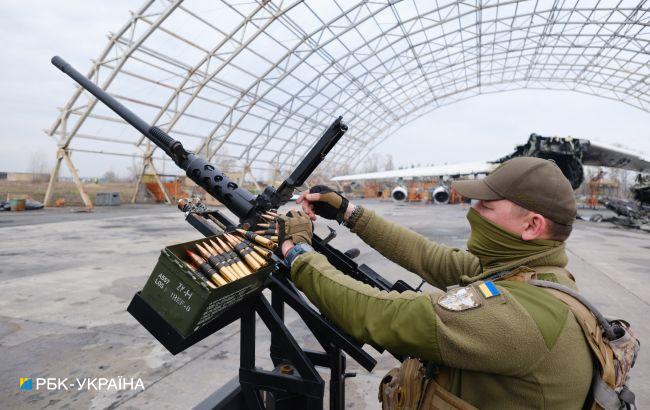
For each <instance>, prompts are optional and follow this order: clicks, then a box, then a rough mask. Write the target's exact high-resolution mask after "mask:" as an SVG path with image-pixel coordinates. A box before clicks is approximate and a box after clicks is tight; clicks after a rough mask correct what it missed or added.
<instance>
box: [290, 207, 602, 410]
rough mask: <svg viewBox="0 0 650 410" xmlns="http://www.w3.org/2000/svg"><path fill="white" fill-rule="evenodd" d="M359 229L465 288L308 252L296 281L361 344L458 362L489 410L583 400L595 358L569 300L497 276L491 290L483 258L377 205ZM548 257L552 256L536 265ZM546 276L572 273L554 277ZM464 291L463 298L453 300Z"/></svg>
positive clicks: (459, 379)
mask: <svg viewBox="0 0 650 410" xmlns="http://www.w3.org/2000/svg"><path fill="white" fill-rule="evenodd" d="M353 231H354V232H356V233H357V234H358V235H359V236H360V237H361V238H362V239H363V240H364V241H365V242H366V243H368V244H369V245H371V246H372V247H374V248H375V249H377V250H378V251H379V252H381V253H382V254H383V255H384V256H386V257H387V258H389V259H391V260H393V261H394V262H396V263H398V264H399V265H401V266H403V267H404V268H406V269H408V270H410V271H412V272H414V273H416V274H418V275H420V276H421V277H422V278H424V279H425V280H427V281H428V282H429V283H431V284H433V285H434V286H437V287H442V288H446V287H447V286H450V285H456V284H459V283H461V282H464V283H463V284H464V285H465V286H461V287H456V288H453V289H450V290H449V291H448V292H444V291H434V292H432V293H419V292H417V293H416V292H411V291H408V292H403V293H398V292H386V291H380V290H377V289H376V288H373V287H371V286H368V285H365V284H363V283H361V282H359V281H356V280H354V279H352V278H351V277H349V276H346V275H344V274H343V273H341V272H340V271H338V270H336V269H335V268H334V267H333V266H332V265H330V264H329V263H328V262H327V260H326V258H325V257H324V256H322V255H320V254H317V253H307V254H303V255H300V256H299V257H298V258H296V260H295V261H294V263H293V265H292V269H291V275H292V278H293V280H294V282H295V284H296V286H297V287H298V288H299V289H300V290H302V291H303V292H304V293H305V294H306V296H307V297H308V298H309V300H310V301H311V302H312V303H314V304H315V305H316V306H317V307H318V308H319V309H320V310H321V312H322V313H324V314H325V315H326V316H327V317H328V318H329V319H330V320H332V321H333V322H334V323H336V324H337V325H338V326H340V327H341V328H342V329H343V330H345V331H346V332H348V333H349V334H350V335H352V336H353V337H354V338H355V339H357V340H358V341H360V342H364V343H373V344H376V345H379V346H383V347H384V348H386V349H387V350H389V351H391V352H393V353H396V354H400V355H406V356H411V357H418V358H421V359H424V360H428V361H432V362H435V363H437V364H440V365H443V366H446V367H449V368H450V369H451V378H450V383H451V384H450V386H448V387H449V390H450V391H451V392H452V393H453V394H456V395H457V396H459V397H461V398H462V399H464V400H466V401H467V402H469V403H470V404H472V405H474V406H476V407H479V408H481V409H522V408H535V409H544V408H548V409H573V408H575V409H578V408H580V407H581V406H582V404H583V402H584V399H585V397H586V396H587V393H588V390H589V386H590V382H591V376H592V366H593V365H592V361H591V356H590V350H589V347H588V345H587V343H586V341H585V339H584V336H583V334H582V330H581V328H580V326H579V325H578V323H577V322H576V320H575V318H574V317H573V314H572V313H571V312H570V311H569V309H568V308H567V307H566V305H564V304H563V303H562V302H560V301H559V300H557V299H556V298H554V297H553V296H552V295H550V294H549V293H547V292H546V291H544V290H543V289H540V288H537V287H534V286H532V285H529V284H527V283H523V282H515V281H504V280H500V281H495V282H494V285H495V286H496V289H497V290H498V293H499V294H498V295H496V296H486V295H485V293H484V292H483V291H482V290H481V285H482V284H484V280H481V278H483V276H484V275H482V269H481V266H480V263H479V261H478V259H477V258H476V257H475V256H473V255H471V254H469V253H468V252H465V251H462V250H459V249H452V248H448V247H445V246H442V245H439V244H437V243H435V242H432V241H429V240H428V239H426V238H424V237H423V236H421V235H419V234H417V233H415V232H413V231H411V230H409V229H406V228H403V227H399V226H397V225H395V224H393V223H391V222H388V221H387V220H385V219H384V218H381V217H379V216H378V215H376V214H375V213H374V212H372V211H369V210H364V212H363V215H362V216H361V217H360V218H359V220H358V221H357V223H356V225H355V227H354V229H353ZM564 263H566V262H564ZM528 265H529V266H531V265H535V261H529V262H528ZM542 265H544V266H546V265H549V263H548V261H544V263H537V266H542ZM472 277H474V278H479V279H478V280H472V279H471V278H472ZM468 278H469V279H468ZM544 279H547V280H548V279H550V280H557V281H562V282H564V281H565V279H564V278H557V277H555V276H554V275H549V276H547V277H545V278H544ZM466 282H469V284H467V283H466ZM483 286H485V285H483ZM459 292H462V293H459ZM459 295H462V297H461V298H460V300H461V301H462V303H461V304H460V305H458V304H454V303H453V301H455V300H459V299H458V296H459Z"/></svg>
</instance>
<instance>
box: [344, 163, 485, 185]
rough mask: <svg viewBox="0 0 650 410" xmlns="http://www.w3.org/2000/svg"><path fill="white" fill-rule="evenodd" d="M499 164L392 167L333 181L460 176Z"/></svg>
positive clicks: (479, 171) (474, 173) (345, 176)
mask: <svg viewBox="0 0 650 410" xmlns="http://www.w3.org/2000/svg"><path fill="white" fill-rule="evenodd" d="M497 165H498V164H492V163H489V162H465V163H461V164H449V165H435V166H431V167H418V168H406V169H392V170H388V171H378V172H368V173H365V174H354V175H340V176H336V177H334V178H332V181H359V180H367V179H377V180H379V179H398V178H404V179H410V178H422V177H432V178H435V177H438V178H441V177H460V176H466V175H467V176H468V175H477V174H487V173H489V172H490V171H492V170H493V169H494V168H495V167H496V166H497Z"/></svg>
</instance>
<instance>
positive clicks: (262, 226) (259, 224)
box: [256, 223, 275, 228]
mask: <svg viewBox="0 0 650 410" xmlns="http://www.w3.org/2000/svg"><path fill="white" fill-rule="evenodd" d="M274 225H275V224H274ZM256 226H259V227H260V228H271V224H266V223H258V224H256Z"/></svg>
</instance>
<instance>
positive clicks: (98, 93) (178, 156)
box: [52, 56, 256, 220]
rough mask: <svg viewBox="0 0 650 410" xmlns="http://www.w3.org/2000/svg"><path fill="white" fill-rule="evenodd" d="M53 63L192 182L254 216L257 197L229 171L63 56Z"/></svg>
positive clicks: (233, 208)
mask: <svg viewBox="0 0 650 410" xmlns="http://www.w3.org/2000/svg"><path fill="white" fill-rule="evenodd" d="M52 64H54V65H55V66H56V67H57V68H59V69H60V70H61V71H63V72H64V73H65V74H67V75H68V76H69V77H70V78H72V79H73V80H75V81H76V82H77V83H78V84H79V85H80V86H82V87H83V88H84V89H86V90H88V92H90V93H91V94H92V95H94V96H95V97H97V99H98V100H100V101H101V102H103V103H104V104H106V106H107V107H108V108H110V109H111V110H113V111H114V112H115V113H116V114H117V115H119V116H120V117H122V118H123V119H124V120H125V121H126V122H128V123H129V124H131V125H132V126H133V127H135V128H136V129H137V130H138V131H140V132H141V133H142V135H144V136H145V137H147V138H148V139H149V140H151V141H152V142H153V143H154V144H156V145H157V146H158V147H159V148H160V149H162V150H163V151H165V153H167V155H169V156H170V157H171V158H172V159H173V160H174V162H175V163H176V164H177V165H178V166H179V167H180V168H181V169H183V170H185V172H186V174H187V176H188V177H189V178H190V179H191V180H192V181H194V182H196V183H197V184H198V185H199V186H200V187H202V188H203V189H205V190H206V192H207V193H208V194H210V195H212V196H214V197H215V198H216V199H218V200H219V201H220V202H221V203H223V204H224V205H225V206H226V207H227V208H228V209H229V210H230V211H232V212H233V213H234V214H235V215H237V216H238V217H239V218H240V219H241V220H245V219H249V218H255V215H256V212H255V211H256V200H255V196H254V195H253V194H251V193H250V192H248V191H247V190H245V189H242V188H240V187H239V186H238V185H237V184H236V183H235V182H233V181H231V180H230V179H229V178H228V176H227V175H226V174H224V173H223V172H220V171H219V170H218V169H217V168H216V167H215V166H214V165H212V164H210V163H209V162H208V161H207V160H205V159H204V158H201V157H199V156H196V155H194V154H193V153H191V152H188V151H186V150H185V148H183V145H182V144H181V142H180V141H177V140H175V139H174V138H172V137H171V136H169V135H168V134H167V133H165V132H164V131H163V130H161V129H160V128H158V127H156V126H151V125H149V124H147V123H146V122H145V121H144V120H143V119H142V118H140V117H138V116H137V115H136V114H135V113H133V112H132V111H131V110H129V109H128V108H126V107H125V106H124V105H122V104H121V103H120V102H119V101H117V100H116V99H115V98H113V97H112V96H110V95H109V94H108V93H107V92H106V91H104V90H102V89H101V88H100V87H98V86H97V85H96V84H94V83H93V82H92V81H90V80H89V79H88V78H86V77H85V76H84V75H83V74H81V73H80V72H79V71H77V70H75V69H74V68H73V67H72V66H71V65H70V64H68V63H67V62H66V61H65V60H63V59H62V58H61V57H58V56H56V57H53V58H52Z"/></svg>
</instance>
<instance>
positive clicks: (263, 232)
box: [255, 228, 278, 236]
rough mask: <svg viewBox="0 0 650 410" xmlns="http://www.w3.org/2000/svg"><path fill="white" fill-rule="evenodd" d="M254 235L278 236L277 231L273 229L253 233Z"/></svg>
mask: <svg viewBox="0 0 650 410" xmlns="http://www.w3.org/2000/svg"><path fill="white" fill-rule="evenodd" d="M255 233H256V234H258V235H262V236H266V235H275V236H277V235H278V231H277V230H276V229H275V228H268V229H264V230H262V231H255Z"/></svg>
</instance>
